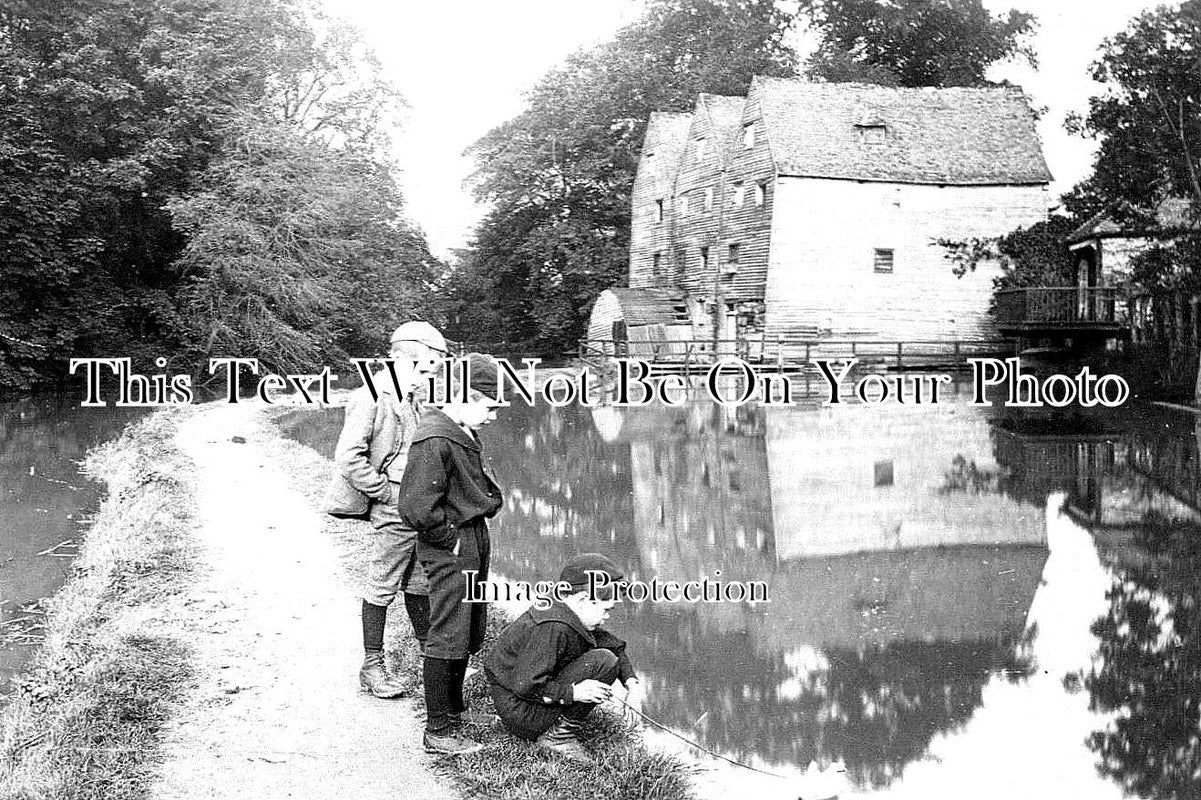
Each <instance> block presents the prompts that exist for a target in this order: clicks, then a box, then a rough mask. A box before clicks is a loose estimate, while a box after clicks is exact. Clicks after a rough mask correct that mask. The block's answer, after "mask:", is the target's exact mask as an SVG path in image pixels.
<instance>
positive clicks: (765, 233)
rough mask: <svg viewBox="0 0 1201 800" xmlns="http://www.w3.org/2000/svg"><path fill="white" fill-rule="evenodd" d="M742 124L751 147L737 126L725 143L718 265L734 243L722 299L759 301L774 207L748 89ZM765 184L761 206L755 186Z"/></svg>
mask: <svg viewBox="0 0 1201 800" xmlns="http://www.w3.org/2000/svg"><path fill="white" fill-rule="evenodd" d="M742 121H743V124H744V125H745V124H747V123H751V124H752V125H753V126H754V130H755V146H754V147H752V148H750V149H744V148H743V146H742V129H741V128H740V129H739V130H738V133H737V136H736V137H735V140H734V141H733V142H732V143H731V145H730V150H729V166H728V170H727V174H728V180H727V184H728V185H729V191H728V193H727V196H726V198H725V216H724V224H723V229H724V230H723V232H722V236H723V238H724V239H725V243H726V247H724V248H723V252H722V254H721V257H722V264H723V265H724V264H725V263H726V262H725V259H726V257H727V255H728V252H729V249H728V245H729V244H731V243H738V245H739V258H738V261H739V263H738V272H737V273H735V274H733V275H732V276H725V277H722V279H721V287H722V294H723V295H724V299H725V300H726V301H727V302H731V301H733V302H739V301H758V300H763V297H764V287H765V286H766V283H767V265H768V260H769V253H770V251H771V220H772V213H773V209H774V207H775V195H776V193H775V186H774V184H775V177H776V170H775V166H774V164H773V163H772V155H771V143H770V142H769V141H768V132H767V127H766V126H765V125H764V122H763V114H762V112H761V110H760V107H759V101H758V99H757V98H756V97H755V95H754V93H753V92H752V93H751V96H750V97H748V98H747V102H746V108H745V109H744V110H743V115H742ZM738 181H741V182H742V184H743V190H744V191H743V194H744V196H743V199H742V205H741V206H740V207H735V206H734V184H735V183H736V182H738ZM759 183H763V184H765V187H766V188H765V195H764V202H763V205H761V206H758V205H755V186H756V185H757V184H759Z"/></svg>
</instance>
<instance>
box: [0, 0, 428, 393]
mask: <svg viewBox="0 0 1201 800" xmlns="http://www.w3.org/2000/svg"><path fill="white" fill-rule="evenodd" d="M398 102H399V101H398V98H397V97H396V95H395V92H394V91H393V90H392V89H390V88H389V87H387V86H386V85H385V84H384V82H383V81H382V80H381V79H380V76H379V70H378V65H376V64H375V63H374V61H373V60H372V59H371V57H370V55H369V54H367V53H366V52H365V50H364V49H363V47H362V44H361V42H359V41H358V40H357V39H356V38H355V36H354V35H353V34H352V32H350V31H349V29H347V28H345V27H344V26H341V25H339V24H337V23H335V22H331V21H329V20H326V19H325V18H324V17H322V15H321V14H320V13H318V11H317V10H316V6H315V5H312V4H311V3H310V0H264V1H262V2H258V1H255V2H252V1H251V0H93V2H86V3H85V2H81V1H80V0H45V1H44V2H42V1H41V0H39V2H36V3H35V2H21V1H19V0H18V1H15V2H9V3H6V4H5V5H4V6H3V7H2V8H0V105H3V107H4V109H5V114H4V115H3V118H2V119H0V238H2V239H3V240H4V241H5V242H6V245H7V247H6V252H5V263H4V267H5V268H4V270H3V272H2V273H0V385H3V386H4V387H5V388H6V389H8V390H10V391H12V390H18V391H19V390H23V389H27V388H29V387H30V386H32V385H36V384H40V383H47V382H55V381H57V382H61V381H63V380H65V379H66V378H67V370H66V361H67V359H68V358H70V357H79V356H94V355H105V356H112V355H125V356H130V357H132V358H134V359H135V361H146V360H149V359H150V358H153V357H155V356H159V355H166V354H167V353H168V352H169V351H170V350H173V349H179V348H181V347H182V348H190V349H191V351H192V352H197V351H200V350H203V349H204V347H203V345H204V343H203V342H200V343H197V342H196V341H194V340H193V338H192V337H193V335H194V334H195V330H196V327H197V325H196V321H195V320H193V319H192V315H193V313H194V312H195V311H196V310H197V308H204V307H207V306H211V305H212V304H213V303H214V302H216V301H217V298H215V297H202V296H200V295H199V294H198V293H197V292H198V290H199V287H200V286H201V285H202V284H201V283H198V282H197V280H196V274H197V272H196V271H197V269H198V261H197V249H196V248H194V247H191V248H190V245H189V242H188V241H187V239H186V238H185V235H184V233H185V232H184V231H183V230H181V229H180V228H178V227H177V226H176V221H177V217H176V216H173V214H172V212H170V211H169V210H168V205H169V203H171V204H174V203H178V202H179V201H180V200H182V199H186V198H187V197H188V196H189V193H191V192H193V191H200V192H202V193H204V192H209V193H212V192H214V191H217V187H214V185H213V179H214V176H215V175H216V174H217V173H216V172H212V171H210V168H212V165H213V164H214V163H215V162H220V163H221V164H223V165H225V166H224V167H218V168H215V169H225V168H228V165H229V164H230V163H231V158H236V156H233V155H232V154H230V153H228V152H227V150H226V148H227V147H230V146H232V145H234V144H236V143H238V142H239V141H241V139H240V138H239V136H237V135H231V131H234V130H236V129H238V127H239V126H240V125H242V124H243V122H244V120H245V119H246V115H247V114H248V113H250V112H252V111H253V112H257V113H259V114H260V115H262V116H264V117H266V118H268V119H270V118H274V119H275V120H277V121H279V122H281V123H283V124H282V125H280V126H274V127H273V126H270V125H267V126H265V127H264V128H263V129H262V130H272V131H274V132H275V133H276V134H278V135H279V136H280V137H281V147H283V148H284V149H286V148H287V147H289V146H291V144H294V137H293V135H292V133H291V131H295V132H296V133H297V135H302V136H304V137H307V139H309V140H311V141H312V142H314V143H319V144H322V145H324V146H325V147H326V148H327V150H329V152H330V153H331V154H333V153H335V151H339V152H340V151H342V150H347V148H354V150H355V152H356V153H361V152H370V153H371V154H372V156H373V157H374V158H375V159H376V160H377V161H380V160H382V154H383V152H384V148H385V147H386V140H385V139H384V137H383V136H382V135H380V128H381V126H382V125H383V123H384V121H386V120H388V119H391V116H390V115H392V114H393V113H394V112H395V109H396V107H397V104H398ZM331 158H332V159H333V160H334V161H337V159H338V156H336V155H331ZM348 174H350V175H354V176H357V177H358V178H360V179H362V180H376V179H377V177H378V175H377V172H375V171H372V170H369V169H353V170H351V171H350V173H348ZM202 176H204V177H202ZM279 177H280V180H281V181H283V182H286V181H287V180H288V179H289V177H291V173H288V172H287V171H286V170H285V171H283V172H281V173H280V176H279ZM296 178H297V180H298V181H300V183H301V184H302V185H303V186H306V187H307V190H308V191H314V190H315V184H313V183H311V182H309V183H307V184H306V183H305V176H304V175H298V176H296ZM280 186H282V184H277V188H279V187H280ZM198 187H199V188H198ZM340 190H341V191H343V192H345V191H346V190H345V188H344V187H342V188H340ZM230 191H232V189H230ZM294 191H300V188H299V187H298V188H296V189H294ZM318 191H319V190H318ZM372 192H373V190H372V189H369V188H368V189H364V193H365V194H366V195H367V196H371V195H372ZM394 200H395V202H393V207H392V208H393V211H394V212H395V213H394V214H393V217H392V220H391V222H390V223H389V224H391V225H394V226H398V231H399V232H398V233H397V236H398V237H400V238H402V239H407V238H408V237H410V236H411V232H408V231H405V230H403V226H399V222H398V220H399V219H400V217H399V198H398V197H396V198H394ZM197 202H198V203H199V202H202V200H201V199H198V200H197ZM369 206H370V203H369V202H365V203H364V204H363V205H362V206H361V207H362V208H363V209H364V210H366V209H367V208H368V207H369ZM363 224H364V225H366V226H367V227H371V226H372V225H375V224H376V222H375V220H374V218H371V219H368V220H364V223H363ZM197 231H198V228H196V227H195V226H193V227H192V228H191V229H190V232H192V233H196V232H197ZM185 248H190V249H188V252H189V262H188V264H187V266H186V267H183V266H182V265H181V264H179V263H177V259H178V257H179V256H180V255H181V253H183V252H184V251H185ZM277 266H278V267H280V268H282V265H277ZM365 269H366V271H367V272H369V273H373V271H374V270H376V267H374V266H372V267H367V268H365ZM373 274H374V273H373ZM184 281H188V284H187V285H188V287H189V290H188V291H182V282H184ZM280 285H281V286H283V284H282V283H281V284H280ZM227 288H228V287H227ZM290 288H291V287H290ZM228 300H229V297H228V296H227V295H223V296H222V297H221V298H220V302H221V303H223V304H224V303H227V302H228ZM342 305H343V306H345V304H342ZM341 310H342V312H343V313H353V314H355V315H357V314H358V313H359V312H358V309H357V307H356V309H355V311H354V312H349V311H346V309H345V308H342V309H341ZM338 311H339V309H338V308H337V307H335V313H338ZM330 324H331V325H332V326H333V327H334V328H336V329H337V330H338V332H337V333H336V334H335V338H337V337H339V336H342V335H343V333H344V332H345V331H353V330H361V328H362V322H361V320H344V319H335V320H333V321H331V323H330ZM381 330H382V326H381ZM375 338H378V334H377V336H376V337H375ZM260 343H261V342H256V341H253V340H246V339H234V340H233V341H232V342H231V344H230V346H231V347H232V348H234V350H235V354H236V355H241V356H250V355H259V353H257V352H252V348H253V347H254V346H256V345H257V344H260Z"/></svg>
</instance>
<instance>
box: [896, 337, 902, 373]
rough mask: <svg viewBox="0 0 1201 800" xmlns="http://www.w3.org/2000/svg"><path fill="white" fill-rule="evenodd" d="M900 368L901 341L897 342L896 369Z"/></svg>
mask: <svg viewBox="0 0 1201 800" xmlns="http://www.w3.org/2000/svg"><path fill="white" fill-rule="evenodd" d="M900 368H901V342H897V369H900Z"/></svg>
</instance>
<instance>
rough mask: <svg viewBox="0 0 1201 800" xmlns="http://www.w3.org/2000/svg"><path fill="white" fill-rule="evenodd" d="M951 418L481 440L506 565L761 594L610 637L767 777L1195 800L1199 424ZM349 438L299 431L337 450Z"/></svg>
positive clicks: (684, 709)
mask: <svg viewBox="0 0 1201 800" xmlns="http://www.w3.org/2000/svg"><path fill="white" fill-rule="evenodd" d="M949 395H950V396H949V397H948V398H947V400H946V401H944V402H943V403H942V404H940V405H938V406H932V405H926V406H903V405H877V406H855V405H842V406H838V407H822V406H819V405H814V406H809V407H792V408H763V407H749V406H744V407H741V408H723V407H721V406H718V405H716V404H714V403H712V402H711V401H710V400H708V399H706V398H704V397H698V398H697V399H696V400H694V401H692V402H690V403H689V404H688V405H686V406H684V407H680V408H665V407H663V406H661V405H654V406H650V407H646V408H625V409H616V408H612V407H600V408H595V409H587V408H581V407H578V406H576V407H565V408H552V407H549V406H547V405H545V404H543V405H537V406H535V407H534V408H527V407H525V406H524V405H523V404H521V403H517V404H515V405H513V406H511V407H509V408H508V409H505V410H503V411H502V412H501V415H500V419H499V420H498V421H497V422H496V423H493V424H492V425H491V426H490V427H489V428H487V429H486V430H485V432H484V439H485V443H486V452H487V454H488V456H489V458H490V459H491V462H492V466H493V467H494V469H495V471H496V473H497V474H498V476H499V478H500V480H501V483H502V485H503V486H504V487H505V489H506V492H507V498H508V500H507V504H506V507H505V508H504V510H503V511H502V512H501V515H500V516H499V517H498V518H497V520H496V523H495V525H494V550H493V566H494V569H495V570H496V571H498V572H500V573H502V574H503V575H504V576H505V577H508V578H511V579H515V580H528V581H535V580H540V579H546V578H553V576H554V575H555V574H556V571H557V569H558V567H559V565H560V564H562V563H563V561H564V560H565V559H566V558H568V557H569V556H570V555H572V554H574V553H577V552H582V551H589V550H600V551H604V552H607V553H610V554H612V555H613V556H614V557H615V558H616V559H617V560H618V561H619V562H620V563H621V564H622V566H624V567H625V569H626V571H627V574H628V575H629V576H631V577H633V578H637V579H639V580H649V579H651V578H652V577H654V576H658V577H659V578H661V579H663V580H680V581H684V580H694V579H700V578H703V577H705V576H712V575H713V574H714V573H716V572H717V571H719V570H720V574H721V576H722V577H723V579H729V580H738V581H749V580H762V581H766V582H767V583H768V586H769V588H770V598H771V601H770V603H758V604H731V603H674V604H673V603H657V604H656V603H627V604H624V605H623V606H621V607H619V608H618V609H617V610H616V612H615V614H614V618H613V619H612V620H611V622H610V624H611V626H612V627H613V628H614V629H615V630H618V631H620V632H621V634H622V635H623V636H624V637H625V638H627V639H628V641H629V642H630V646H631V651H632V652H633V653H634V654H635V656H636V665H637V666H639V668H640V669H641V671H642V672H643V673H645V675H646V677H647V678H648V680H649V682H650V685H651V692H650V697H649V700H648V704H647V708H646V710H647V712H648V714H650V715H651V716H652V717H654V718H655V719H657V720H660V721H663V722H664V723H666V724H668V725H670V726H671V727H672V728H673V729H674V730H676V731H677V732H679V733H681V734H684V735H686V736H688V737H689V738H692V739H694V740H696V741H698V742H700V743H702V744H703V745H705V746H706V747H708V748H710V749H713V750H715V751H717V752H719V753H722V754H724V755H727V756H729V757H731V758H735V759H737V760H740V761H742V762H744V763H747V764H750V765H754V766H757V767H759V768H762V769H766V770H769V771H776V772H780V773H782V774H790V773H794V772H797V771H800V770H804V769H806V768H807V767H808V766H809V765H810V764H818V765H822V766H826V765H830V764H840V765H842V766H845V769H846V774H845V780H846V782H847V783H848V784H849V786H847V787H845V789H844V794H846V793H855V792H866V793H878V794H881V795H882V796H892V795H895V796H908V795H909V794H910V793H914V792H920V793H922V794H923V796H926V797H932V796H934V797H943V796H953V795H955V794H956V790H955V788H956V787H958V789H959V790H964V789H971V788H975V789H983V788H985V787H986V786H987V784H988V781H989V780H990V777H989V776H990V775H1000V774H1004V775H1005V777H1006V779H1007V780H1009V779H1011V778H1012V773H1014V772H1015V771H1016V772H1018V773H1021V774H1025V775H1028V776H1029V777H1030V781H1031V785H1032V787H1034V789H1035V793H1036V794H1037V795H1038V796H1053V795H1051V794H1048V793H1047V791H1048V790H1049V788H1050V787H1051V786H1054V787H1056V789H1055V791H1058V792H1060V794H1059V795H1058V796H1088V797H1105V796H1114V797H1120V796H1122V795H1123V792H1122V791H1121V790H1120V786H1121V785H1125V784H1128V785H1130V786H1131V787H1132V788H1139V787H1142V788H1144V789H1153V790H1154V789H1155V788H1158V789H1159V790H1162V791H1164V792H1165V794H1166V795H1170V794H1171V793H1172V790H1173V789H1180V788H1182V787H1186V786H1188V785H1190V784H1189V781H1190V780H1191V778H1190V775H1191V771H1192V766H1191V763H1192V762H1191V761H1188V759H1187V758H1186V759H1184V760H1185V761H1188V763H1181V760H1180V759H1179V757H1178V756H1175V755H1173V754H1174V753H1177V752H1178V748H1181V747H1184V748H1186V750H1185V752H1191V751H1190V750H1188V748H1191V747H1192V746H1194V744H1195V742H1196V738H1197V727H1196V724H1195V722H1196V719H1195V707H1194V711H1193V712H1192V713H1193V717H1192V720H1193V724H1192V725H1191V727H1190V726H1181V724H1180V717H1179V715H1180V714H1182V713H1185V712H1184V711H1183V710H1182V709H1183V707H1184V704H1186V703H1189V702H1192V701H1191V700H1189V698H1192V697H1195V696H1196V695H1197V692H1196V691H1195V690H1196V689H1197V688H1199V685H1201V671H1199V670H1197V668H1196V667H1195V664H1196V659H1195V658H1190V657H1189V656H1188V653H1195V652H1196V651H1197V647H1198V644H1197V642H1195V641H1192V640H1191V639H1192V637H1193V636H1194V635H1195V633H1194V628H1193V626H1192V622H1191V615H1192V614H1193V613H1195V612H1194V611H1192V610H1191V609H1192V608H1193V607H1194V605H1195V602H1196V600H1198V599H1201V582H1199V581H1198V580H1197V578H1196V575H1195V570H1194V566H1195V565H1196V563H1197V560H1198V557H1199V556H1201V540H1198V539H1196V538H1195V533H1194V532H1193V531H1192V530H1190V529H1189V527H1188V525H1189V523H1192V522H1194V521H1197V520H1198V519H1199V517H1198V512H1197V510H1196V509H1197V507H1198V504H1199V501H1201V482H1199V478H1201V475H1199V473H1198V455H1197V453H1198V451H1197V441H1198V429H1197V425H1196V420H1195V418H1194V416H1193V415H1191V414H1187V413H1180V412H1175V411H1170V410H1166V409H1160V408H1157V407H1151V406H1127V407H1124V408H1121V409H1091V410H1088V413H1085V411H1084V410H1074V411H1073V410H1068V409H1063V410H1051V409H1048V410H1033V409H1003V408H991V407H978V406H972V405H970V404H969V401H970V399H971V398H970V396H969V391H968V387H967V386H966V385H961V386H959V387H958V388H957V391H954V390H953V391H951V392H950V393H949ZM340 420H341V412H340V411H338V410H328V411H316V410H300V411H296V412H293V413H292V414H291V415H290V416H289V417H287V418H285V419H284V420H282V421H281V424H282V425H283V427H284V430H285V432H286V433H288V434H289V435H290V436H292V437H294V438H296V439H298V440H300V441H302V442H304V443H307V444H309V445H311V446H313V447H315V448H317V449H318V450H319V451H321V452H322V453H324V454H326V455H332V453H333V448H334V443H335V442H336V439H337V435H338V432H339V430H340ZM1177 527H1179V530H1177ZM1196 531H1197V532H1201V527H1198V528H1197V529H1196ZM1173 619H1174V620H1175V628H1173ZM1094 630H1095V631H1096V633H1094V632H1093V631H1094ZM1144 645H1146V646H1148V647H1150V651H1149V652H1144V650H1142V649H1140V647H1142V646H1144ZM1098 653H1099V655H1094V654H1098ZM1189 665H1193V666H1192V667H1190V666H1189ZM1161 670H1166V672H1163V671H1161ZM1133 697H1137V698H1138V700H1137V701H1132V700H1131V698H1133ZM1090 709H1091V710H1090ZM1119 709H1122V710H1123V711H1122V713H1121V714H1119V713H1118V712H1119ZM1122 715H1125V719H1123V720H1121V721H1120V722H1115V718H1116V717H1118V716H1122ZM1101 766H1104V767H1105V769H1106V770H1108V772H1109V775H1103V774H1101V773H1100V772H1099V767H1101ZM1185 791H1186V792H1187V791H1190V790H1189V789H1187V788H1186V789H1185Z"/></svg>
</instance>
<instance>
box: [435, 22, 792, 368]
mask: <svg viewBox="0 0 1201 800" xmlns="http://www.w3.org/2000/svg"><path fill="white" fill-rule="evenodd" d="M791 24H792V20H791V18H790V17H789V16H788V15H787V14H785V13H783V12H782V11H781V10H780V9H779V8H778V7H777V5H776V3H775V2H774V1H773V0H652V2H651V3H650V5H649V7H648V9H647V11H646V13H645V15H644V16H643V17H642V18H641V19H640V20H639V21H637V22H635V23H634V24H632V25H630V26H628V27H626V28H624V29H622V30H621V31H619V32H618V33H617V35H616V36H615V37H614V39H613V40H612V41H610V42H606V43H604V44H601V45H598V46H596V47H593V48H588V49H584V50H581V51H579V52H577V53H575V54H574V55H572V56H570V57H569V58H568V59H567V60H566V61H565V62H564V63H563V64H562V65H561V66H559V67H557V68H555V69H553V70H551V71H550V72H548V73H547V74H546V75H545V76H544V77H543V78H542V79H541V80H540V81H539V82H538V83H537V85H536V86H534V88H533V89H532V90H531V91H530V92H529V94H528V95H527V102H526V110H525V111H523V112H522V113H521V114H520V115H518V116H517V117H515V118H514V119H512V120H510V121H508V122H506V123H504V124H503V125H501V126H499V127H497V128H495V129H494V130H492V131H490V132H489V133H488V134H487V135H486V136H484V137H483V138H482V139H480V140H479V141H478V142H476V143H475V144H474V145H472V147H471V148H470V149H469V150H468V154H469V155H470V156H472V157H473V158H474V159H475V162H476V164H477V165H478V169H477V171H476V173H475V176H474V180H473V184H474V190H475V193H476V196H477V197H478V198H479V199H480V200H481V201H485V202H487V203H489V204H491V210H490V211H489V213H488V214H487V215H486V216H485V218H484V220H483V221H482V223H481V224H480V226H479V228H478V230H477V233H476V237H475V241H474V242H473V244H472V247H471V248H470V249H469V251H468V252H467V253H466V254H464V258H463V261H462V263H461V264H460V265H459V266H458V268H457V269H456V271H455V273H454V275H453V276H452V277H451V279H450V281H449V282H448V283H447V291H448V294H449V297H450V306H451V308H452V309H453V311H452V314H453V313H455V312H457V313H458V314H459V323H458V325H457V326H456V325H452V327H451V332H452V335H457V336H459V337H460V338H470V339H476V340H479V339H483V340H491V341H493V342H500V341H507V342H512V343H514V344H515V345H516V346H520V347H524V348H528V349H533V350H535V351H538V352H542V353H558V352H562V351H564V350H565V349H568V348H569V347H571V346H572V345H573V344H574V342H575V340H576V339H577V338H578V337H579V336H580V335H581V333H582V331H583V327H584V325H585V324H586V312H587V309H588V307H589V306H590V304H591V303H592V301H593V300H595V298H596V295H597V294H598V293H599V292H600V291H602V290H603V289H606V288H608V287H610V286H613V285H614V284H617V283H619V282H620V281H621V280H622V279H623V278H624V277H625V273H626V265H627V262H628V251H629V234H630V195H631V191H632V189H633V184H634V173H635V169H636V165H637V155H638V148H639V147H640V146H641V144H642V138H643V135H644V134H645V132H646V123H647V120H648V118H649V116H650V113H651V112H652V111H688V110H691V109H692V107H693V105H694V104H695V102H696V95H697V94H698V93H699V92H713V93H718V94H729V95H733V94H744V93H745V92H746V90H747V88H748V87H749V85H750V81H751V78H752V77H753V76H754V75H791V74H793V71H794V66H795V54H794V53H793V51H792V50H791V49H790V48H789V47H788V45H787V44H786V43H785V41H784V39H785V34H786V32H787V31H788V29H789V27H790V25H791Z"/></svg>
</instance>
